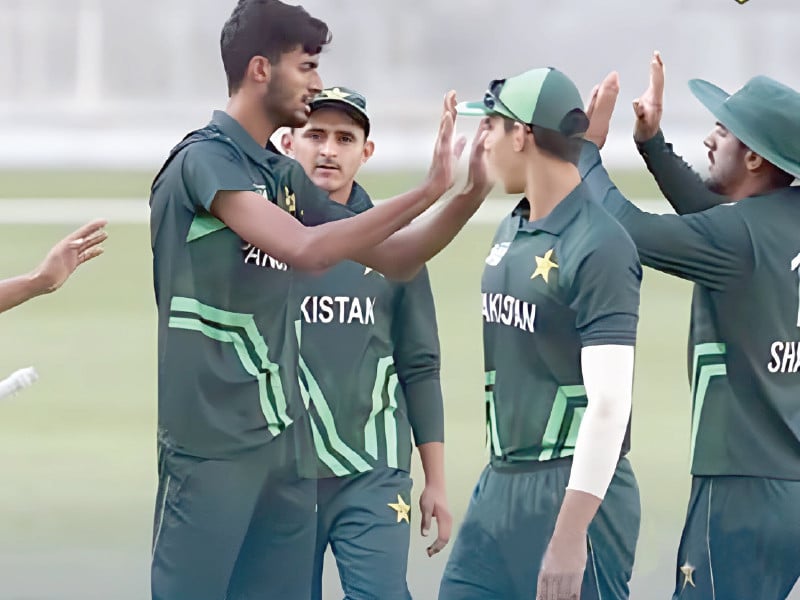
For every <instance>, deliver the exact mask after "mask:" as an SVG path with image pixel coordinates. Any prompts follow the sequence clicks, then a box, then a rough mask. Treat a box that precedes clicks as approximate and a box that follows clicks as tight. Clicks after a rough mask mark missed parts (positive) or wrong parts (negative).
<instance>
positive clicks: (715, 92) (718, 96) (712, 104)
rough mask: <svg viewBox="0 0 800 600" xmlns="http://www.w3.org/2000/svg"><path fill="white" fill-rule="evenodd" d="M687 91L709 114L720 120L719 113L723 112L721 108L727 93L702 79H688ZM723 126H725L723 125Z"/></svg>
mask: <svg viewBox="0 0 800 600" xmlns="http://www.w3.org/2000/svg"><path fill="white" fill-rule="evenodd" d="M689 90H691V92H692V94H694V97H695V98H697V99H698V100H699V101H700V104H702V105H703V106H705V107H706V108H707V109H708V110H710V111H711V114H713V115H714V116H715V117H717V118H718V119H719V118H720V115H719V113H720V112H723V111H722V110H721V109H722V106H723V105H724V104H725V100H727V99H728V97H729V96H730V94H729V93H728V92H726V91H725V90H723V89H722V88H719V87H717V86H716V85H714V84H713V83H710V82H708V81H705V80H703V79H690V80H689ZM720 122H721V121H720ZM723 125H725V124H724V123H723Z"/></svg>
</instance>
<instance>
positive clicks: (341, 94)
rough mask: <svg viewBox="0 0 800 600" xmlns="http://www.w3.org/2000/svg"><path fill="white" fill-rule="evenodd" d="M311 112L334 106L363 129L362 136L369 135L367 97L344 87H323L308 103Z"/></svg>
mask: <svg viewBox="0 0 800 600" xmlns="http://www.w3.org/2000/svg"><path fill="white" fill-rule="evenodd" d="M308 106H309V108H310V109H311V112H314V111H315V110H318V109H320V108H336V109H339V110H341V111H343V112H345V113H346V114H347V115H349V116H350V117H351V118H352V119H353V120H354V121H355V122H356V123H358V124H359V125H361V127H363V129H364V136H365V137H369V115H367V99H366V98H365V97H364V95H363V94H361V93H359V92H357V91H355V90H353V89H350V88H346V87H341V86H339V87H331V88H325V89H324V90H322V91H321V92H320V93H319V94H317V95H316V96H314V98H313V100H311V102H309V104H308Z"/></svg>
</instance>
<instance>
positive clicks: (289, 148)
mask: <svg viewBox="0 0 800 600" xmlns="http://www.w3.org/2000/svg"><path fill="white" fill-rule="evenodd" d="M293 142H294V139H293V138H292V134H291V133H289V132H288V131H287V132H285V133H284V134H283V135H282V136H281V150H283V152H284V154H286V155H287V156H291V157H293V158H294V144H293Z"/></svg>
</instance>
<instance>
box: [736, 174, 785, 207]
mask: <svg viewBox="0 0 800 600" xmlns="http://www.w3.org/2000/svg"><path fill="white" fill-rule="evenodd" d="M782 187H783V186H779V185H775V184H774V183H772V182H771V181H769V179H767V178H760V177H759V178H755V179H750V178H748V179H745V180H744V181H743V182H742V183H741V184H739V185H738V186H736V187H735V188H734V189H733V190H731V192H730V193H729V194H727V196H728V197H729V198H730V199H731V200H732V201H734V202H738V201H739V200H743V199H745V198H749V197H750V196H763V195H765V194H771V193H772V192H776V191H778V190H780V189H782Z"/></svg>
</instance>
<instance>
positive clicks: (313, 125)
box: [281, 108, 374, 194]
mask: <svg viewBox="0 0 800 600" xmlns="http://www.w3.org/2000/svg"><path fill="white" fill-rule="evenodd" d="M281 143H282V145H283V149H284V151H286V152H288V153H289V154H292V155H293V156H294V158H295V159H296V160H297V162H299V163H300V164H301V165H302V167H303V169H304V170H305V172H306V173H307V174H308V176H309V178H310V179H311V181H313V182H314V183H315V184H316V185H317V186H318V187H320V188H322V189H323V190H325V191H327V192H328V193H329V194H333V193H335V192H337V191H338V190H341V189H342V188H344V187H347V186H350V185H351V184H352V183H353V180H354V179H355V177H356V174H357V173H358V170H359V168H361V165H363V164H364V163H365V162H367V160H368V159H369V158H370V156H372V153H373V151H374V145H373V143H372V142H371V141H369V140H366V139H365V138H364V129H363V128H362V127H361V126H360V125H359V124H358V123H356V122H355V121H354V120H353V119H352V118H350V116H349V115H347V114H346V113H345V112H343V111H341V110H339V109H337V108H319V109H317V110H315V111H314V112H313V113H311V116H310V117H309V118H308V122H307V123H306V124H305V126H304V127H303V128H302V129H295V130H294V132H293V134H292V135H291V136H289V135H286V136H284V137H283V139H282V141H281Z"/></svg>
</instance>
